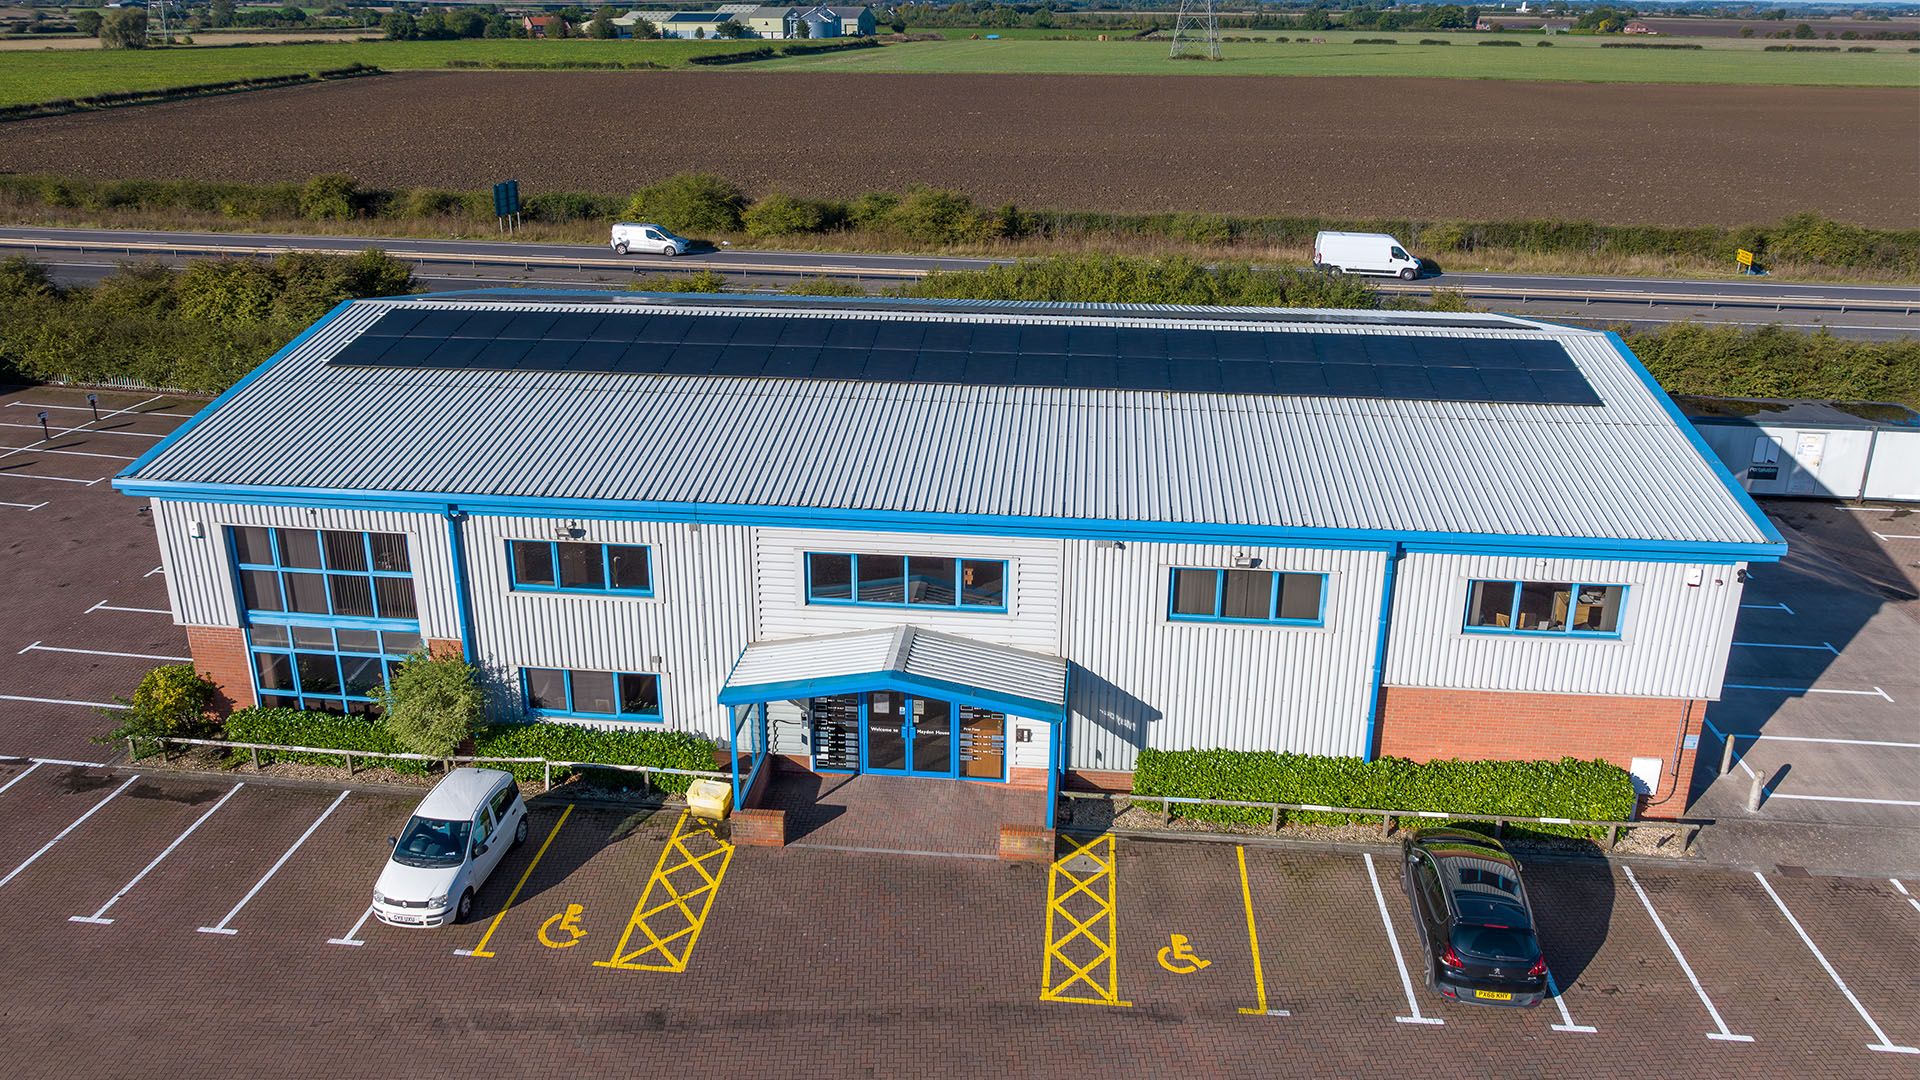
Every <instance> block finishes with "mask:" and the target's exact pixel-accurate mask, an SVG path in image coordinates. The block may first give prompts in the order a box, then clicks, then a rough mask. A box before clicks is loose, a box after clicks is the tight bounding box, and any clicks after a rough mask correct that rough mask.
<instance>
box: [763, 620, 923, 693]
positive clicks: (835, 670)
mask: <svg viewBox="0 0 1920 1080" xmlns="http://www.w3.org/2000/svg"><path fill="white" fill-rule="evenodd" d="M900 646H901V641H900V630H899V628H898V627H889V628H886V629H882V630H856V631H854V632H853V633H849V634H828V635H824V636H822V637H812V638H791V639H788V640H785V641H757V642H755V643H753V644H752V645H749V646H747V649H746V651H745V652H743V653H741V654H740V662H739V663H737V664H735V665H734V666H733V673H732V674H731V675H729V676H727V680H726V685H727V686H767V685H771V684H773V683H785V682H800V681H803V680H806V679H819V678H827V677H830V676H834V675H865V674H870V673H873V672H878V671H888V670H892V669H896V668H898V667H899V663H898V662H897V661H898V660H900V659H903V658H901V657H897V656H896V653H898V652H899V650H900Z"/></svg>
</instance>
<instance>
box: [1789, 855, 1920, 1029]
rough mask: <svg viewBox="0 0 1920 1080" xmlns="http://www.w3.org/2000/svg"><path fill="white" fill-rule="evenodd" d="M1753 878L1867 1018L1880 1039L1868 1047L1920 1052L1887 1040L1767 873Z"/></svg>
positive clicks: (1821, 964)
mask: <svg viewBox="0 0 1920 1080" xmlns="http://www.w3.org/2000/svg"><path fill="white" fill-rule="evenodd" d="M1753 880H1755V881H1757V882H1759V883H1760V887H1761V888H1763V889H1765V890H1767V895H1768V896H1770V897H1772V898H1773V906H1774V907H1777V908H1779V909H1780V914H1782V915H1785V916H1786V917H1787V923H1788V925H1790V926H1792V927H1793V932H1794V933H1796V934H1799V935H1800V940H1801V941H1802V942H1804V943H1805V944H1806V946H1807V951H1808V952H1810V953H1812V954H1813V958H1814V959H1815V960H1818V961H1820V966H1821V967H1823V968H1825V969H1827V978H1829V979H1832V980H1833V985H1835V986H1837V987H1839V988H1840V992H1841V993H1842V994H1845V995H1846V996H1847V1001H1848V1002H1849V1003H1851V1004H1852V1005H1853V1011H1854V1012H1857V1013H1859V1014H1860V1019H1862V1020H1865V1021H1866V1022H1867V1026H1868V1027H1869V1028H1872V1029H1873V1037H1874V1038H1876V1039H1879V1040H1880V1041H1879V1042H1877V1043H1870V1044H1868V1046H1867V1049H1869V1050H1878V1051H1880V1052H1882V1053H1886V1054H1920V1047H1914V1046H1895V1045H1894V1044H1892V1043H1890V1042H1888V1041H1887V1033H1886V1032H1884V1031H1881V1030H1880V1025H1879V1024H1876V1023H1874V1022H1873V1017H1871V1016H1868V1015H1867V1010H1866V1007H1865V1006H1863V1005H1861V1004H1860V999H1859V998H1857V997H1854V996H1853V991H1852V990H1849V989H1847V984H1846V983H1845V982H1844V981H1843V980H1842V979H1841V978H1840V973H1839V972H1837V971H1835V970H1833V965H1832V964H1829V963H1827V957H1826V954H1825V953H1822V952H1821V951H1820V947H1819V946H1817V945H1815V944H1814V943H1813V939H1812V938H1810V937H1808V936H1807V932H1806V931H1805V930H1804V929H1802V928H1801V926H1800V920H1799V919H1796V918H1794V917H1793V912H1791V911H1788V910H1787V905H1786V904H1785V903H1783V902H1782V901H1781V899H1780V894H1779V893H1777V892H1774V891H1773V886H1772V885H1769V884H1768V883H1767V877H1766V875H1765V874H1762V873H1761V872H1760V871H1758V870H1755V871H1754V872H1753Z"/></svg>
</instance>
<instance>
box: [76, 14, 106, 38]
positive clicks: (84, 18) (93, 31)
mask: <svg viewBox="0 0 1920 1080" xmlns="http://www.w3.org/2000/svg"><path fill="white" fill-rule="evenodd" d="M73 28H74V29H75V30H78V31H80V32H81V33H83V34H85V35H87V36H88V37H99V36H100V13H99V12H97V11H92V10H87V11H76V12H74V13H73Z"/></svg>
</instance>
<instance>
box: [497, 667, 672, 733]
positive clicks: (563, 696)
mask: <svg viewBox="0 0 1920 1080" xmlns="http://www.w3.org/2000/svg"><path fill="white" fill-rule="evenodd" d="M520 679H521V688H522V690H523V691H524V693H525V695H526V702H527V711H528V712H530V713H532V714H533V715H535V716H556V717H576V718H579V719H584V720H625V721H634V722H639V723H659V722H660V720H661V713H660V676H658V675H654V674H651V673H647V672H637V671H585V670H571V669H566V668H521V669H520Z"/></svg>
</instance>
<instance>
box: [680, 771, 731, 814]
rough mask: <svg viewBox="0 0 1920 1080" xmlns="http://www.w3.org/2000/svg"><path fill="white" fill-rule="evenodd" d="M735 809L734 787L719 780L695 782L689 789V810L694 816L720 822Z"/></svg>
mask: <svg viewBox="0 0 1920 1080" xmlns="http://www.w3.org/2000/svg"><path fill="white" fill-rule="evenodd" d="M732 808H733V785H732V784H726V783H722V782H721V781H719V780H695V781H694V782H693V783H692V784H691V785H689V786H688V787H687V809H689V810H692V811H693V813H694V816H696V817H703V818H706V819H708V820H709V821H720V820H722V819H724V818H725V817H726V816H727V811H728V810H730V809H732Z"/></svg>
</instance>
